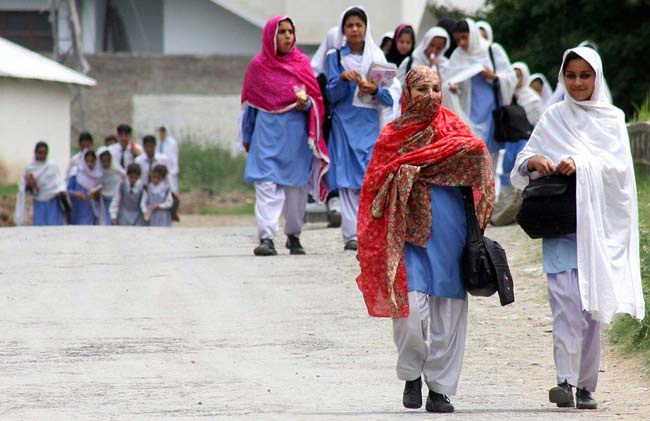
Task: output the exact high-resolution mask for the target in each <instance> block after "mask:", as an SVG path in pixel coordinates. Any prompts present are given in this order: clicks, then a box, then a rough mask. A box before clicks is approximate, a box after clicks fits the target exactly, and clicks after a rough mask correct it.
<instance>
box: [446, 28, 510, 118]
mask: <svg viewBox="0 0 650 421" xmlns="http://www.w3.org/2000/svg"><path fill="white" fill-rule="evenodd" d="M465 21H467V25H468V26H469V47H468V49H467V50H465V49H463V48H462V47H458V48H456V49H455V50H454V52H453V53H452V54H451V57H450V58H449V63H448V64H447V66H446V68H445V69H444V71H443V74H442V80H443V90H444V103H443V105H444V106H445V107H447V108H449V109H451V110H452V111H454V112H455V113H456V114H458V115H459V116H460V117H461V118H462V119H463V120H464V121H465V122H466V123H468V124H469V125H470V127H472V124H471V121H470V119H469V116H470V111H471V107H472V77H474V76H476V75H477V74H479V73H481V72H482V71H483V70H485V68H486V67H487V68H488V69H491V70H492V71H494V72H495V73H496V75H497V76H498V77H499V88H500V91H501V105H509V104H510V102H511V101H512V94H513V93H514V92H515V87H516V86H517V75H516V74H515V71H514V70H513V69H512V66H511V64H510V59H509V58H508V54H506V51H505V50H504V49H503V47H502V46H501V45H499V44H496V43H495V44H491V45H490V43H489V42H488V41H486V40H485V39H484V38H483V37H482V36H481V34H480V32H479V30H478V27H477V26H476V23H474V21H473V20H472V19H470V18H466V19H465ZM490 48H491V49H492V55H493V56H494V64H495V65H494V66H493V65H492V60H491V59H490V52H489V49H490ZM495 67H496V69H495ZM451 85H458V87H459V92H458V94H454V93H452V92H451V91H450V90H449V86H451Z"/></svg>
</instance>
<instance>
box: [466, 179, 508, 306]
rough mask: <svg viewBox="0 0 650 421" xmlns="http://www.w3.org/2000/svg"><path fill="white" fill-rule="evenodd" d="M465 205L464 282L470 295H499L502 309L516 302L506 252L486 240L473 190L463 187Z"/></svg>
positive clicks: (499, 246)
mask: <svg viewBox="0 0 650 421" xmlns="http://www.w3.org/2000/svg"><path fill="white" fill-rule="evenodd" d="M461 190H462V192H463V201H464V202H465V215H466V221H467V241H466V243H465V248H464V249H463V256H462V265H463V283H464V285H465V289H466V290H467V292H468V293H469V294H470V295H475V296H479V297H490V296H492V295H494V293H495V292H497V291H498V292H499V301H500V302H501V305H502V306H505V305H508V304H510V303H513V302H514V301H515V291H514V284H513V281H512V275H511V274H510V268H509V267H508V259H507V257H506V251H505V250H504V249H503V247H501V245H500V244H499V243H497V242H496V241H493V240H491V239H489V238H488V237H485V236H484V235H483V233H482V232H481V229H480V227H479V224H478V220H477V219H476V210H475V209H474V195H473V193H472V189H471V187H461Z"/></svg>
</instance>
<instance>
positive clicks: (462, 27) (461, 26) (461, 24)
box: [451, 19, 469, 34]
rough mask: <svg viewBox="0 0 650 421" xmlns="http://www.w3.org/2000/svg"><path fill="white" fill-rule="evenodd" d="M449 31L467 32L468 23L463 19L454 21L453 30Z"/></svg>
mask: <svg viewBox="0 0 650 421" xmlns="http://www.w3.org/2000/svg"><path fill="white" fill-rule="evenodd" d="M451 32H452V33H454V34H455V33H456V32H469V23H467V21H466V20H465V19H461V20H459V21H458V22H456V25H454V30H453V31H451Z"/></svg>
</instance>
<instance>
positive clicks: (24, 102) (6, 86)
mask: <svg viewBox="0 0 650 421" xmlns="http://www.w3.org/2000/svg"><path fill="white" fill-rule="evenodd" d="M70 100H71V90H70V87H69V86H68V85H64V84H60V83H53V82H43V81H37V80H30V79H10V78H0V133H2V141H1V142H0V183H9V182H15V181H17V180H18V179H19V178H20V174H22V171H23V169H24V167H25V165H27V163H28V162H30V161H31V160H32V158H33V156H34V152H33V151H34V145H35V144H36V142H37V141H39V140H44V141H46V142H47V143H48V144H49V145H50V159H51V160H53V161H54V162H56V163H57V164H58V165H59V168H60V169H61V171H64V170H65V168H66V167H67V165H68V159H69V157H70Z"/></svg>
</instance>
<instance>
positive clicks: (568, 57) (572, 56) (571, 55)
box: [562, 51, 584, 75]
mask: <svg viewBox="0 0 650 421" xmlns="http://www.w3.org/2000/svg"><path fill="white" fill-rule="evenodd" d="M573 60H584V59H583V58H582V57H580V55H579V54H578V53H575V52H573V51H571V52H570V53H569V54H567V55H566V58H565V59H564V63H562V75H564V74H565V73H566V67H567V66H568V65H569V63H570V62H572V61H573Z"/></svg>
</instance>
